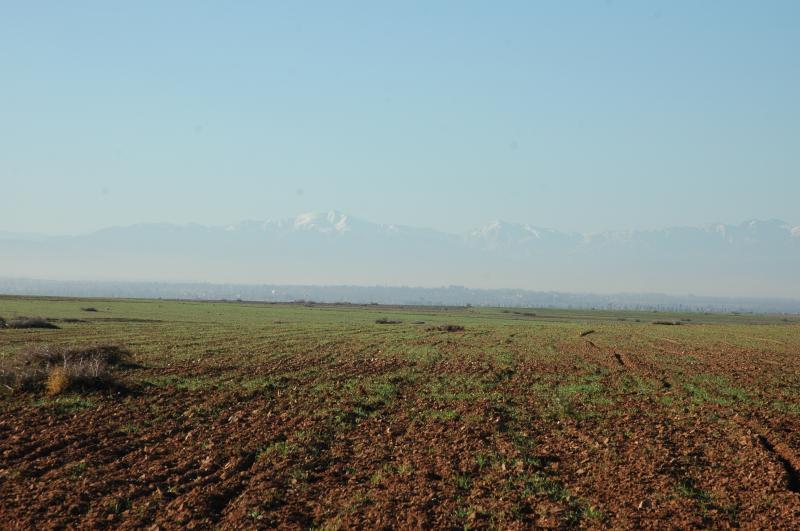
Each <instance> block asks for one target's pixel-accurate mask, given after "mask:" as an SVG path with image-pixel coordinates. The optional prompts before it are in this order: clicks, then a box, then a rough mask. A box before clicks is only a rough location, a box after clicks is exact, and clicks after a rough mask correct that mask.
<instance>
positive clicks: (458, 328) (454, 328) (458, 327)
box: [428, 324, 464, 332]
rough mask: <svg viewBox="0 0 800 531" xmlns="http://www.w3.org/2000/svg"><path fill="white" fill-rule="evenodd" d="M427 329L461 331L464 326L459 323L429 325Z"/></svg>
mask: <svg viewBox="0 0 800 531" xmlns="http://www.w3.org/2000/svg"><path fill="white" fill-rule="evenodd" d="M428 330H431V331H434V330H438V331H440V332H463V331H464V327H463V326H461V325H454V324H446V325H440V326H429V327H428Z"/></svg>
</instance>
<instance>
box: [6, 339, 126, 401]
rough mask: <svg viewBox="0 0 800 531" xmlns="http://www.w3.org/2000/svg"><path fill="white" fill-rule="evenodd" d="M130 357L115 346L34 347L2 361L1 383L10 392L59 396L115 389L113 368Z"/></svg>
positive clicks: (123, 363) (122, 363)
mask: <svg viewBox="0 0 800 531" xmlns="http://www.w3.org/2000/svg"><path fill="white" fill-rule="evenodd" d="M128 360H129V353H128V352H127V351H126V350H125V349H122V348H120V347H118V346H116V345H93V346H90V347H82V348H75V347H72V348H68V347H61V346H53V345H43V346H36V347H32V348H30V349H28V350H26V351H24V352H22V353H20V354H18V355H16V356H12V357H10V358H6V359H4V360H2V361H0V383H1V384H3V385H4V386H5V387H7V388H9V389H11V390H22V391H39V390H41V389H42V387H43V386H44V387H46V388H47V391H48V393H50V394H57V393H60V392H63V391H65V390H67V389H71V388H83V389H102V388H108V387H111V386H114V385H116V384H115V382H114V378H113V374H112V373H111V366H114V365H125V364H127V363H128Z"/></svg>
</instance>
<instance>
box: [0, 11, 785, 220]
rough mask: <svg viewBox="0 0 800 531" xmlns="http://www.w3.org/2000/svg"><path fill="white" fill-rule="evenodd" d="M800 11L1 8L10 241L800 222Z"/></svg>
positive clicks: (1, 153) (3, 175) (4, 195)
mask: <svg viewBox="0 0 800 531" xmlns="http://www.w3.org/2000/svg"><path fill="white" fill-rule="evenodd" d="M798 50H800V3H798V2H796V1H784V2H781V1H765V2H736V1H724V2H723V1H711V0H709V1H696V0H695V1H669V2H667V1H663V2H640V1H617V0H615V1H607V2H603V1H583V2H579V1H575V2H560V1H559V2H556V1H553V2H528V1H519V2H515V1H504V2H488V1H483V2H467V1H449V2H448V1H436V2H431V1H424V2H422V1H420V2H412V1H403V2H370V1H364V2H349V1H337V2H321V1H320V2H277V1H276V2H259V1H239V2H201V1H191V2H189V1H170V2H146V1H141V2H126V3H123V2H107V1H98V2H87V1H75V2H57V1H51V2H46V1H30V2H0V73H2V74H1V76H2V77H1V78H0V231H11V232H41V233H49V234H72V233H83V232H87V231H93V230H96V229H99V228H102V227H108V226H113V225H128V224H134V223H142V222H174V223H188V222H197V223H203V224H212V225H227V224H231V223H236V222H239V221H241V220H246V219H256V220H261V219H281V218H286V217H292V216H295V215H297V214H299V213H301V212H307V211H327V210H331V209H336V210H340V211H343V212H346V213H348V214H350V215H352V216H354V217H359V218H363V219H367V220H370V221H373V222H379V223H395V224H405V225H412V226H420V227H430V228H435V229H439V230H444V231H451V232H459V233H461V232H466V231H469V230H471V229H473V228H475V227H477V226H480V225H483V224H485V223H487V222H489V221H492V220H495V219H502V220H507V221H511V222H521V223H530V224H533V225H538V226H545V227H553V228H557V229H561V230H575V231H581V232H591V231H600V230H613V229H628V228H657V227H663V226H673V225H702V224H706V223H714V222H725V223H738V222H741V221H744V220H747V219H751V218H759V219H774V218H777V219H782V220H784V221H786V222H788V223H789V224H791V225H800V208H798V198H800V125H798V124H800V98H798V94H800V53H798Z"/></svg>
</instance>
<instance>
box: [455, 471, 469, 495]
mask: <svg viewBox="0 0 800 531" xmlns="http://www.w3.org/2000/svg"><path fill="white" fill-rule="evenodd" d="M453 483H455V485H456V487H457V488H459V489H460V490H465V491H468V490H470V489H471V488H472V478H470V477H469V476H467V475H465V474H456V475H454V476H453Z"/></svg>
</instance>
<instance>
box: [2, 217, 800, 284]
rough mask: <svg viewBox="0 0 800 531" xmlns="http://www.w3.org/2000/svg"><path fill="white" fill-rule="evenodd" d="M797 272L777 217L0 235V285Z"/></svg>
mask: <svg viewBox="0 0 800 531" xmlns="http://www.w3.org/2000/svg"><path fill="white" fill-rule="evenodd" d="M799 271H800V227H792V226H790V225H788V224H786V223H784V222H781V221H778V220H770V221H758V220H753V221H747V222H745V223H742V224H740V225H721V224H718V225H712V226H707V227H673V228H666V229H662V230H632V231H617V232H604V233H596V234H577V233H568V232H561V231H558V230H554V229H549V228H542V227H535V226H531V225H522V224H514V223H506V222H501V221H496V222H493V223H490V224H487V225H486V226H484V227H481V228H479V229H476V230H473V231H471V232H469V233H467V234H465V235H455V234H447V233H443V232H439V231H435V230H431V229H422V228H414V227H406V226H398V225H380V224H375V223H370V222H368V221H364V220H360V219H354V218H352V217H350V216H347V215H346V214H343V213H341V212H336V211H332V212H328V213H308V214H302V215H300V216H298V217H296V218H291V219H283V220H276V221H245V222H242V223H239V224H237V225H233V226H229V227H209V226H203V225H197V224H190V225H173V224H165V223H160V224H141V225H133V226H129V227H114V228H108V229H103V230H100V231H97V232H94V233H91V234H86V235H81V236H69V237H64V236H62V237H47V236H39V235H29V234H10V233H2V232H0V275H2V276H7V277H27V278H51V279H78V280H147V281H160V280H163V281H187V282H224V283H269V284H352V285H394V286H401V285H415V286H441V285H451V284H458V285H465V286H470V287H476V288H521V289H533V290H558V291H571V292H576V291H582V292H594V293H612V292H662V293H670V294H687V293H696V294H702V295H719V296H757V297H800V279H798V276H799V275H798V272H799Z"/></svg>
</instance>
